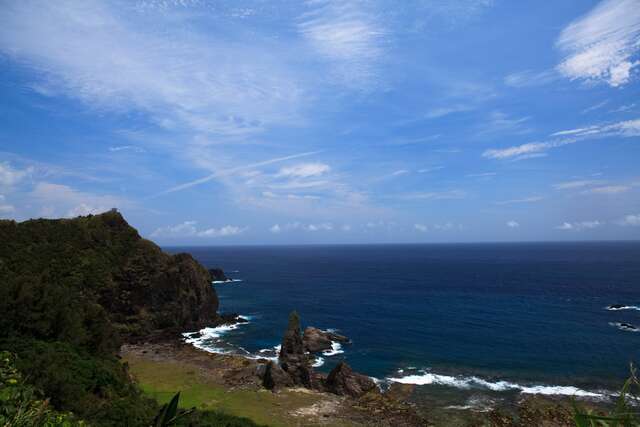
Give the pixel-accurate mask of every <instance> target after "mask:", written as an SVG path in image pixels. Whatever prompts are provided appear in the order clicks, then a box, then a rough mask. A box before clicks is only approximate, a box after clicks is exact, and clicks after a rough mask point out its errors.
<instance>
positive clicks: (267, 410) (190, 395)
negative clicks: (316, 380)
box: [125, 355, 346, 427]
mask: <svg viewBox="0 0 640 427" xmlns="http://www.w3.org/2000/svg"><path fill="white" fill-rule="evenodd" d="M125 360H126V362H127V363H128V364H129V368H130V372H131V373H132V374H133V375H134V376H135V377H136V379H137V380H138V382H139V384H140V387H141V388H142V390H143V391H144V392H145V393H146V394H148V395H150V396H153V397H155V398H156V399H157V400H158V401H159V402H160V403H165V402H167V401H168V400H169V399H170V398H171V396H173V395H174V394H175V393H176V392H177V391H181V399H180V404H181V406H183V407H185V408H190V407H193V406H195V407H196V408H199V409H209V410H213V409H215V410H218V411H221V412H223V413H226V414H230V415H235V416H242V417H247V418H249V419H251V420H253V421H254V422H256V423H259V424H268V425H270V426H273V427H290V426H299V425H313V424H309V420H305V419H302V418H299V417H293V416H291V415H289V413H290V412H291V411H295V410H296V409H299V408H303V407H308V406H311V405H313V404H314V403H317V402H318V401H320V400H321V397H320V395H318V394H315V393H307V392H302V391H283V392H281V393H278V394H274V393H271V392H269V391H266V390H260V391H253V390H227V388H225V386H223V385H220V384H216V383H214V382H212V381H211V380H208V379H207V378H205V377H204V376H203V375H200V374H199V372H198V368H197V367H193V366H189V365H185V364H182V363H176V362H170V361H156V360H149V359H143V358H138V357H135V356H131V355H128V356H126V358H125ZM318 425H323V426H331V425H332V424H326V423H322V424H320V423H318ZM337 425H340V426H345V425H346V424H344V422H341V423H340V424H336V426H337Z"/></svg>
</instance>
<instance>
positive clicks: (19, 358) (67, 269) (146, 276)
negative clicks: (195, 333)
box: [0, 211, 253, 426]
mask: <svg viewBox="0 0 640 427" xmlns="http://www.w3.org/2000/svg"><path fill="white" fill-rule="evenodd" d="M0 242H2V244H1V245H0V313H2V315H1V316H0V350H3V351H5V353H3V355H4V356H5V358H7V359H8V360H9V359H10V365H11V367H10V369H9V368H7V369H9V371H11V372H14V371H15V372H14V373H13V374H11V375H14V374H15V375H14V376H13V377H11V376H9V377H6V378H2V381H1V382H0V396H2V397H3V399H4V400H0V414H3V416H6V417H9V416H16V414H17V415H20V416H22V415H24V414H22V412H20V413H17V412H15V411H13V412H12V409H11V408H14V409H15V408H22V409H23V410H24V411H35V412H38V411H40V412H41V415H42V414H44V415H43V416H49V415H50V416H51V417H53V418H56V417H59V416H60V417H63V416H64V417H69V419H78V420H84V422H86V423H87V424H89V425H95V426H126V425H128V426H146V425H150V424H151V422H152V421H153V418H154V416H155V414H156V413H157V412H158V409H159V407H158V404H157V402H156V401H154V400H153V399H150V398H148V397H145V396H144V395H143V393H142V392H141V391H140V389H139V388H138V386H137V385H136V384H135V383H134V382H133V381H132V380H131V378H130V375H129V373H128V371H127V367H126V365H125V364H123V363H122V362H121V361H120V360H119V358H118V355H117V352H118V349H119V348H120V345H121V343H122V341H123V340H129V339H136V338H140V337H144V336H148V335H149V334H151V333H154V332H156V331H159V330H163V331H167V330H169V331H178V330H183V329H185V328H197V327H199V326H201V325H204V324H205V323H210V322H212V321H214V320H215V319H216V317H217V313H216V311H217V308H218V299H217V296H216V294H215V291H214V290H213V288H212V287H211V284H210V282H211V277H210V275H209V272H208V271H207V270H206V269H205V268H204V267H203V266H201V265H200V264H199V263H197V262H196V261H195V260H194V259H193V258H192V257H191V256H190V255H188V254H178V255H174V256H171V255H168V254H166V253H164V252H162V250H161V249H160V248H159V247H158V246H156V245H155V244H153V243H152V242H150V241H148V240H144V239H142V238H141V237H140V236H139V235H138V232H137V231H136V230H135V229H133V228H132V227H130V226H129V225H128V224H127V222H126V221H125V220H124V219H123V218H122V216H121V215H120V214H119V213H118V212H117V211H110V212H107V213H104V214H101V215H95V216H91V215H90V216H87V217H80V218H75V219H59V220H44V219H38V220H30V221H25V222H22V223H17V222H15V221H0ZM5 363H9V362H5ZM18 383H19V385H20V387H22V388H20V389H16V387H17V385H16V384H18ZM5 398H6V399H5ZM43 402H44V403H43ZM24 411H23V412H24ZM67 413H71V415H68V414H67ZM47 414H49V415H47ZM64 414H67V415H64ZM53 418H52V419H53ZM43 419H44V418H43ZM56 419H57V418H56ZM184 422H187V421H184ZM188 422H193V423H194V425H221V426H223V425H229V426H232V425H239V426H240V425H242V426H245V425H253V424H252V423H248V422H246V421H244V420H238V419H236V418H233V417H226V418H225V416H223V415H220V414H216V413H194V414H192V415H191V416H190V417H189V421H188ZM15 423H16V422H15V420H14V422H13V423H11V422H7V423H3V424H2V425H5V424H8V425H14V424H15ZM23 425H29V424H28V423H27V424H23ZM51 425H56V424H55V423H54V424H51Z"/></svg>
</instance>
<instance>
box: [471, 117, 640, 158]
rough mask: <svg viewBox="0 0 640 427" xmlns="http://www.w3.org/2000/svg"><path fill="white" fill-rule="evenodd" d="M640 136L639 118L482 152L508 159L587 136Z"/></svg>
mask: <svg viewBox="0 0 640 427" xmlns="http://www.w3.org/2000/svg"><path fill="white" fill-rule="evenodd" d="M635 136H640V119H633V120H626V121H622V122H617V123H612V124H608V125H592V126H586V127H582V128H576V129H567V130H562V131H558V132H555V133H553V134H551V137H555V138H554V139H551V140H550V141H545V142H529V143H526V144H522V145H516V146H513V147H507V148H500V149H496V148H492V149H489V150H485V151H484V152H483V153H482V156H483V157H486V158H489V159H509V158H513V157H518V156H522V155H530V154H538V153H542V152H545V151H547V150H549V149H552V148H557V147H562V146H564V145H569V144H574V143H576V142H579V141H582V140H585V139H589V138H604V137H622V138H629V137H635Z"/></svg>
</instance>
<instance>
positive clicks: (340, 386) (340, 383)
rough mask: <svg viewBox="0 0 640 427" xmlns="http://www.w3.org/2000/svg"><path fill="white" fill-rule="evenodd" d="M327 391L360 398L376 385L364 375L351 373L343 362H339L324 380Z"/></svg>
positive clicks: (349, 368)
mask: <svg viewBox="0 0 640 427" xmlns="http://www.w3.org/2000/svg"><path fill="white" fill-rule="evenodd" d="M324 384H325V388H326V390H327V391H329V392H331V393H335V394H339V395H342V396H351V397H360V396H362V395H364V394H366V393H368V392H369V391H371V390H374V389H376V388H377V386H376V383H375V382H374V381H373V380H372V379H371V378H369V377H367V376H366V375H362V374H359V373H357V372H353V370H352V369H351V367H350V366H349V365H347V364H346V363H345V362H340V363H338V365H336V367H335V368H333V370H332V371H331V372H330V373H329V376H327V379H326V380H325V383H324Z"/></svg>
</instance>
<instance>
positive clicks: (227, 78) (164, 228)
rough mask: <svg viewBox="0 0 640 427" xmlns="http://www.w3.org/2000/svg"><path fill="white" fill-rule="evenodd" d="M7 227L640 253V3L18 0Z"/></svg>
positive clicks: (6, 66)
mask: <svg viewBox="0 0 640 427" xmlns="http://www.w3.org/2000/svg"><path fill="white" fill-rule="evenodd" d="M0 4H1V6H0V77H1V78H0V95H1V96H0V217H1V218H10V219H16V220H18V221H22V220H26V219H29V218H39V217H45V218H58V217H74V216H78V215H87V214H96V213H99V212H102V211H105V210H108V209H110V208H114V207H115V208H117V209H118V210H119V211H121V212H122V213H123V214H124V216H125V218H126V219H127V220H128V221H129V222H130V223H131V224H132V225H133V226H134V227H136V228H137V229H138V230H139V232H140V234H141V235H143V236H145V237H147V238H150V239H152V240H154V241H156V242H157V243H159V244H162V245H236V244H306V243H404V242H483V241H548V240H551V241H555V240H622V239H640V97H639V96H638V95H639V94H640V91H639V89H640V0H602V1H587V0H573V1H572V0H563V1H560V2H541V1H535V0H531V1H517V2H516V1H507V0H415V1H410V0H407V1H403V2H397V1H391V0H371V1H335V2H333V1H325V0H310V1H278V0H269V1H266V0H264V1H250V0H248V1H239V0H233V1H223V0H220V1H204V0H202V1H196V0H193V1H190V0H180V1H178V0H175V1H171V0H157V1H153V0H132V1H97V0H83V1H64V0H61V1H56V2H51V1H29V0H25V1H10V0H0Z"/></svg>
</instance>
